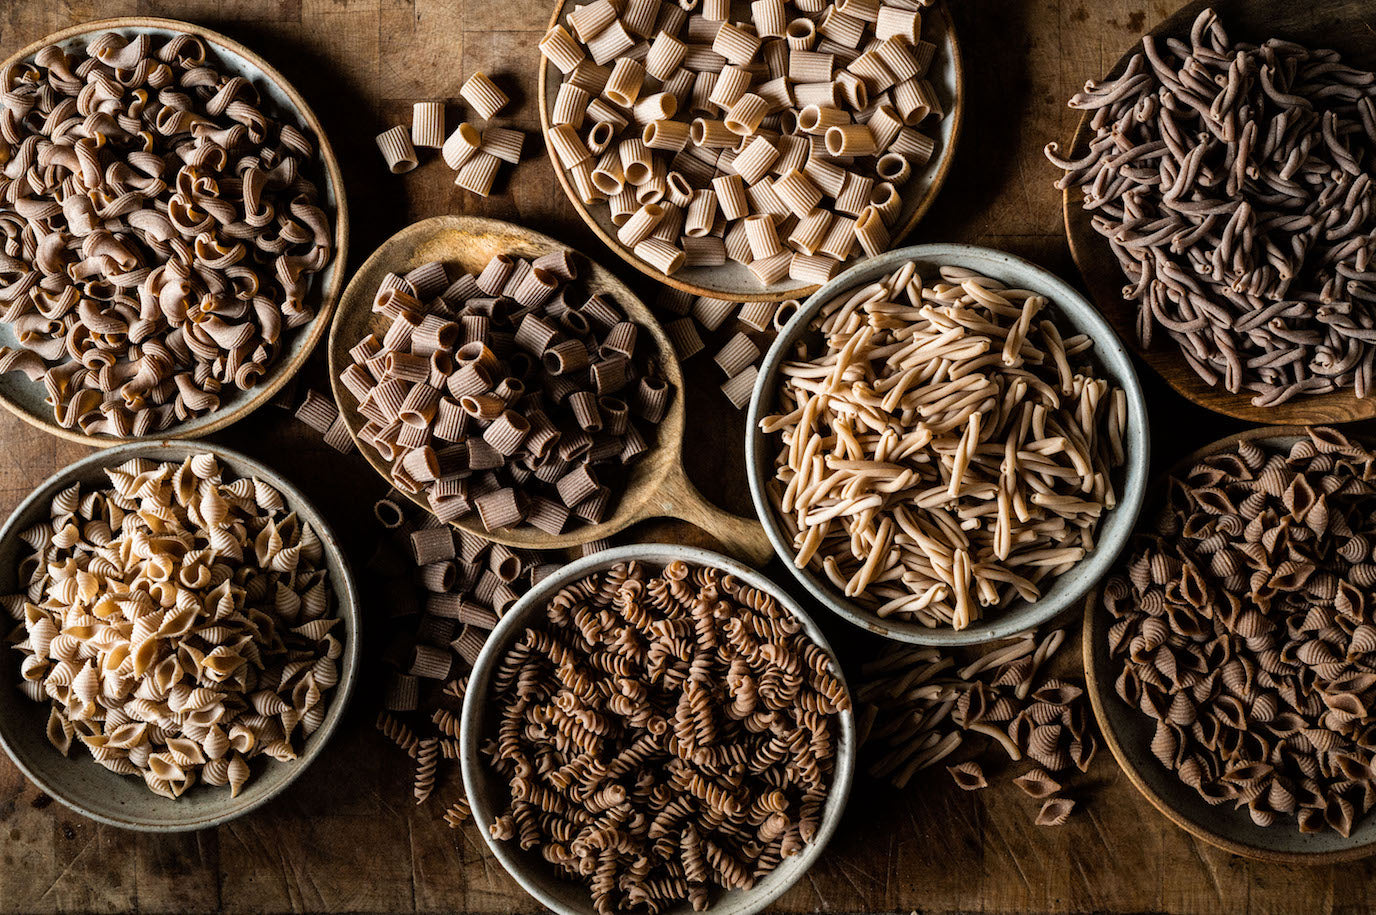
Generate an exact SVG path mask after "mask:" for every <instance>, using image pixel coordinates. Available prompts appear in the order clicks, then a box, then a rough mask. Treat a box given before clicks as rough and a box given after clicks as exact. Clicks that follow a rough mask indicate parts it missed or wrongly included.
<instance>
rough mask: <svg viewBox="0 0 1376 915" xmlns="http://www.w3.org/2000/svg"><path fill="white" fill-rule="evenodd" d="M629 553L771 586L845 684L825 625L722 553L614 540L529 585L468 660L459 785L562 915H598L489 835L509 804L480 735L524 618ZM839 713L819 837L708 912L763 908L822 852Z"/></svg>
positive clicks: (846, 722)
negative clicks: (495, 682) (494, 684)
mask: <svg viewBox="0 0 1376 915" xmlns="http://www.w3.org/2000/svg"><path fill="white" fill-rule="evenodd" d="M633 559H634V560H638V561H640V562H643V563H649V564H654V565H658V566H663V565H666V564H668V563H670V562H673V561H674V560H676V559H681V560H683V561H684V562H687V563H693V564H696V565H703V566H711V567H713V568H718V569H722V570H724V571H727V572H730V573H731V574H732V575H735V576H736V577H737V578H740V579H742V580H744V581H746V582H748V583H749V584H750V585H752V586H753V587H756V588H760V589H761V590H764V591H767V592H769V593H770V594H772V595H773V596H774V598H775V599H776V600H777V601H778V602H779V603H780V605H781V606H783V608H784V609H785V610H787V611H788V612H789V613H792V614H793V615H794V616H795V617H797V619H798V620H799V622H801V623H802V624H803V629H804V631H806V632H807V634H808V636H809V637H810V638H811V639H812V640H813V641H814V642H816V643H817V644H818V645H819V646H821V648H822V650H824V651H825V652H826V653H827V654H828V655H830V656H831V659H832V664H833V666H834V668H835V670H836V675H837V677H838V678H839V679H840V680H841V681H842V684H843V685H844V683H845V677H844V675H843V674H842V671H841V666H840V664H839V663H837V661H836V653H835V652H833V651H832V650H831V645H830V644H828V643H827V640H826V637H825V636H824V635H822V631H821V630H820V629H818V628H817V624H816V623H814V622H813V621H812V619H811V618H809V617H808V615H807V613H806V612H804V611H803V609H802V607H800V606H799V605H798V604H797V602H796V601H794V600H793V599H792V598H791V597H789V596H788V594H787V593H785V592H784V591H783V590H782V589H780V588H779V587H778V586H776V585H775V584H774V583H773V582H771V581H770V580H769V579H768V578H765V577H764V576H763V575H761V574H760V573H759V572H756V571H755V570H754V569H751V568H748V567H746V566H743V565H741V564H740V563H738V562H735V561H734V560H731V559H728V558H727V557H725V556H723V555H721V554H720V553H713V552H711V551H709V550H702V549H697V548H695V547H686V546H676V545H671V544H664V543H648V544H637V545H634V546H624V547H617V548H615V549H610V550H605V551H603V552H601V553H597V554H595V555H592V556H588V557H586V558H584V559H580V560H578V561H577V562H573V563H570V564H569V565H566V566H564V567H563V568H562V569H560V570H559V571H558V572H556V573H555V574H553V575H551V576H550V577H549V578H546V579H544V580H543V581H541V582H540V583H539V584H538V585H536V586H535V587H534V588H532V589H531V590H530V591H529V592H527V593H526V594H525V595H524V596H523V597H522V598H521V599H520V600H519V601H517V602H516V604H515V605H514V606H513V607H512V608H511V610H509V611H508V612H507V613H506V615H505V616H503V617H502V620H501V622H500V623H498V624H497V628H496V629H494V630H492V634H491V635H489V636H488V638H487V642H486V643H484V645H483V650H482V653H481V654H479V655H478V662H477V663H476V664H474V665H473V672H472V674H470V675H469V679H468V693H467V695H466V696H465V697H464V703H463V717H462V719H461V726H460V733H459V742H460V754H461V755H460V761H461V765H462V767H463V784H464V789H465V790H466V791H467V792H468V800H469V803H470V805H471V806H472V808H473V820H474V822H476V823H477V824H478V831H479V832H481V833H482V836H483V839H484V840H485V841H486V842H487V844H488V847H489V848H491V849H492V853H493V854H494V855H495V856H496V857H497V860H498V861H500V862H501V863H502V867H504V868H506V871H507V873H509V874H511V876H512V877H513V878H514V879H515V880H516V882H517V883H519V884H521V886H522V887H524V888H525V890H526V892H528V893H530V895H532V896H534V897H535V898H536V899H537V900H538V901H539V902H540V903H541V904H542V905H544V906H546V907H548V908H549V909H550V910H552V911H554V912H557V913H560V915H595V911H594V909H593V907H592V897H591V895H590V894H589V892H588V890H587V889H586V888H585V887H583V886H581V885H579V884H575V883H571V882H569V881H567V880H563V879H560V878H558V877H557V876H556V875H555V874H554V870H553V867H552V865H550V864H549V863H548V862H546V861H545V860H544V858H542V857H540V855H539V853H538V852H535V851H522V850H521V848H520V846H519V845H518V844H516V843H514V842H499V841H497V840H496V839H494V838H492V836H491V834H490V833H489V832H488V829H487V827H488V826H489V825H490V824H491V823H492V821H493V820H495V819H496V818H497V816H498V815H499V814H500V812H501V811H502V809H504V808H505V806H506V802H505V790H506V785H505V784H504V783H502V782H500V781H499V780H498V779H496V778H495V777H494V776H493V774H492V773H491V771H490V770H489V769H488V767H487V763H486V762H485V760H484V759H483V758H482V754H481V753H480V752H479V749H478V747H479V745H480V744H481V743H482V742H483V739H484V734H485V733H487V726H488V725H489V724H491V723H492V721H491V718H490V715H489V709H488V705H487V694H488V686H489V684H490V683H491V680H492V676H493V674H494V673H495V672H496V670H497V667H498V665H499V664H500V663H501V661H502V658H503V657H504V656H505V655H506V652H507V650H508V649H509V648H510V647H511V645H512V643H513V642H514V641H515V640H516V638H517V636H519V635H520V634H521V633H523V632H524V631H525V628H526V626H527V625H529V624H530V623H531V622H532V621H534V620H535V619H538V618H540V617H541V616H542V615H543V614H544V613H545V607H546V604H547V603H548V602H549V599H550V598H551V597H553V596H554V595H555V594H556V593H557V592H558V591H559V590H560V589H561V588H563V587H565V586H566V585H569V584H572V583H573V582H576V581H578V580H579V579H581V578H583V577H585V576H587V575H589V574H591V573H593V572H599V571H601V570H603V569H606V568H610V567H611V566H614V565H616V564H617V563H619V562H629V561H631V560H633ZM839 717H840V735H839V738H838V740H837V743H836V768H835V771H834V772H833V773H832V784H831V791H830V793H829V794H828V795H827V802H826V807H825V808H824V809H823V812H822V823H821V826H820V827H819V828H818V830H817V838H816V840H815V841H814V842H812V843H810V844H808V845H807V846H806V847H805V848H804V849H803V850H802V851H801V852H799V853H798V854H796V855H794V856H793V857H791V858H785V859H784V861H783V862H782V863H781V864H780V865H779V866H778V867H777V868H775V869H774V870H773V871H771V872H770V873H769V875H768V876H766V877H765V878H764V879H762V880H760V882H759V883H757V884H756V885H755V886H754V888H752V889H750V890H732V891H731V892H729V893H726V894H725V895H723V896H722V897H720V898H719V899H718V900H717V902H716V903H715V904H714V905H713V906H712V907H711V909H710V910H709V911H711V912H712V913H713V915H750V913H753V912H758V911H760V910H761V909H763V908H764V907H765V906H767V905H769V904H770V903H771V902H773V901H774V900H776V899H778V898H779V897H780V896H782V895H783V894H784V893H785V892H787V891H788V888H789V887H790V886H792V885H793V884H794V883H795V882H796V881H797V880H798V878H800V877H801V876H802V875H803V873H804V872H805V871H806V870H807V869H808V868H809V867H811V866H812V864H813V862H814V861H816V860H817V858H818V857H819V856H820V855H821V853H822V849H823V848H824V847H825V846H826V844H827V842H828V841H829V840H830V839H831V836H832V833H834V832H835V831H836V825H837V823H838V822H839V821H840V819H841V813H842V811H843V810H844V809H845V806H846V798H847V796H848V795H849V794H850V784H851V779H852V778H853V776H854V774H855V756H856V731H855V715H854V713H853V712H849V711H846V712H842V713H840V716H839ZM691 911H692V909H691V907H690V906H688V905H687V904H686V903H685V904H683V905H680V906H676V907H674V908H669V909H664V910H663V915H686V913H688V912H691Z"/></svg>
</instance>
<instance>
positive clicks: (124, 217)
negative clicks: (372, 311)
mask: <svg viewBox="0 0 1376 915" xmlns="http://www.w3.org/2000/svg"><path fill="white" fill-rule="evenodd" d="M4 73H5V80H6V82H5V86H4V91H5V97H6V100H7V102H6V106H5V112H4V114H3V119H4V130H3V135H4V137H3V140H2V141H0V145H3V146H4V147H5V150H4V151H5V153H6V155H5V160H6V166H5V169H4V171H3V175H2V176H0V184H3V186H4V187H5V189H6V193H5V202H4V203H3V204H0V236H2V237H3V241H4V246H3V253H0V278H3V281H4V285H5V287H6V288H5V293H4V296H3V310H0V405H3V406H5V407H6V408H7V409H9V410H10V411H11V412H13V413H15V414H16V415H18V416H20V417H21V418H22V419H24V420H26V421H28V422H30V423H32V424H34V425H36V426H38V427H40V428H42V429H45V430H46V431H49V432H51V433H53V434H56V435H60V436H63V437H65V438H69V439H73V440H76V441H81V442H84V443H87V444H107V443H108V442H109V441H110V440H111V439H135V438H154V437H162V438H167V437H173V438H183V437H197V436H201V435H206V434H208V433H210V432H213V431H215V430H217V429H220V428H223V427H224V426H226V425H228V424H229V423H231V422H233V421H235V420H236V419H238V418H240V417H242V416H244V415H246V414H247V413H249V412H251V411H252V410H254V409H256V408H257V407H258V406H260V405H261V404H263V403H265V402H266V401H267V400H269V399H270V398H271V397H272V395H273V394H274V393H275V392H276V391H277V390H278V389H279V388H280V387H281V386H282V385H283V384H285V383H286V381H287V380H288V378H290V376H291V375H292V374H293V373H294V372H295V371H296V370H297V369H299V368H300V366H301V365H302V364H303V363H304V362H305V360H306V358H307V357H308V356H309V354H310V351H311V349H312V348H313V346H314V344H315V343H316V342H318V340H319V339H320V337H321V336H322V335H323V333H324V331H325V328H326V327H327V326H328V325H329V312H330V311H331V309H332V308H333V305H334V302H335V300H336V299H337V298H338V295H339V292H340V290H341V288H342V281H343V272H342V269H341V268H342V263H343V261H344V258H345V254H346V247H347V235H348V218H347V211H346V206H345V202H344V198H343V185H342V180H341V176H340V173H339V168H338V165H337V164H336V162H335V159H334V154H333V152H332V151H331V149H330V146H329V142H328V140H327V139H326V138H325V136H324V134H323V130H322V128H321V126H320V123H319V121H318V120H317V119H316V118H315V115H314V114H313V113H312V112H311V111H310V109H309V107H308V106H307V105H306V103H305V100H304V99H302V98H301V96H300V95H299V94H298V93H297V92H296V91H295V90H294V89H293V88H292V87H291V86H290V85H289V84H288V83H287V82H286V81H285V79H283V77H282V76H281V75H280V74H278V73H277V72H276V71H275V70H273V69H272V67H271V66H270V65H269V64H268V63H267V62H266V61H264V60H262V59H261V58H259V57H258V56H257V55H255V54H254V53H253V52H251V51H249V50H248V49H247V48H244V47H243V46H241V45H239V44H238V43H237V42H234V41H232V40H230V39H229V38H226V37H225V36H222V35H219V34H218V33H215V32H212V31H209V30H206V29H203V28H200V27H199V26H195V25H192V24H189V23H183V22H177V21H174V20H165V19H143V18H128V19H114V20H107V21H103V22H97V23H90V24H86V25H80V26H76V27H73V28H70V29H66V30H64V31H61V32H57V33H55V34H53V35H50V36H48V37H47V38H45V39H43V40H42V41H39V42H36V43H35V44H33V45H30V46H29V47H27V48H25V49H23V50H21V51H19V52H18V53H16V54H15V55H14V56H12V57H10V58H9V59H8V60H7V61H5V63H4Z"/></svg>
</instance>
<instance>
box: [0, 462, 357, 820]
mask: <svg viewBox="0 0 1376 915" xmlns="http://www.w3.org/2000/svg"><path fill="white" fill-rule="evenodd" d="M0 592H2V593H3V595H4V597H3V598H0V602H2V603H3V606H4V609H5V611H6V615H7V616H8V617H10V618H11V619H12V620H13V621H14V622H13V625H12V627H11V628H10V630H9V635H8V638H7V639H6V642H5V646H4V649H3V651H0V678H3V679H5V680H6V681H7V683H8V685H7V686H6V687H5V689H6V690H10V691H8V692H4V693H0V695H3V696H4V699H3V700H0V745H3V746H4V747H5V749H6V751H7V752H8V753H9V754H10V757H11V758H12V759H13V760H14V761H15V763H16V765H18V766H19V768H20V769H21V771H23V772H24V773H25V774H26V775H27V776H28V777H29V778H30V779H31V780H32V781H33V782H34V783H35V784H37V785H38V786H39V787H40V788H42V789H43V790H44V791H46V792H47V793H49V794H50V795H52V796H53V797H55V798H56V799H58V800H60V801H62V802H63V803H64V804H66V805H68V806H69V807H72V808H73V809H74V810H77V811H78V812H80V813H83V814H85V815H87V816H90V817H92V818H93V819H96V820H99V821H101V822H104V823H109V824H111V825H115V826H120V827H124V828H128V829H139V830H148V831H178V830H187V829H200V828H205V827H207V826H211V825H215V824H217V823H220V822H224V821H225V820H227V819H230V818H232V817H235V816H238V815H240V814H242V813H245V812H247V811H248V810H251V809H253V808H254V807H257V806H258V805H260V804H262V803H263V802H265V801H266V800H268V799H269V798H270V797H272V796H273V795H275V794H276V793H277V792H279V791H280V790H281V789H282V788H284V787H285V786H286V785H287V784H288V783H289V782H290V781H291V780H292V779H293V778H295V777H296V776H297V775H298V774H299V773H300V772H301V771H302V770H303V769H304V768H305V766H306V765H307V764H309V762H310V761H311V760H312V759H313V758H314V757H315V756H316V755H317V754H318V753H319V752H320V750H321V748H322V747H323V746H324V744H325V742H326V741H327V740H328V737H329V735H330V733H331V732H332V731H333V729H334V727H335V725H336V724H337V722H338V720H339V718H340V717H341V716H342V713H343V708H344V705H345V703H346V701H347V699H348V695H349V692H350V689H351V687H352V683H353V678H354V673H355V669H356V667H357V658H358V650H359V646H358V628H359V627H358V619H357V601H356V597H355V593H354V586H353V582H352V579H351V576H350V573H349V570H348V568H347V566H346V564H345V562H344V559H343V556H342V554H341V552H340V550H339V547H338V545H337V544H336V542H335V540H334V537H333V535H332V534H331V532H330V531H329V529H328V528H327V527H326V526H325V524H324V523H323V521H322V519H321V518H320V516H319V515H318V514H317V513H316V511H315V510H314V509H313V508H312V507H311V506H310V505H309V504H308V503H307V502H306V500H305V499H304V498H303V497H302V496H301V494H300V493H299V492H298V491H296V490H295V489H294V488H293V487H292V486H291V484H290V483H288V482H287V481H286V480H284V479H282V478H281V477H280V476H278V475H277V474H275V473H273V472H272V471H271V470H269V469H268V468H266V467H264V466H262V465H259V464H257V463H255V462H253V461H251V460H249V459H248V458H246V457H244V456H242V455H239V454H237V453H235V452H233V451H229V450H227V449H223V448H218V447H209V446H205V445H192V444H187V443H179V442H166V443H162V444H160V445H152V444H143V443H135V444H129V445H123V446H119V447H116V448H112V449H110V450H108V451H104V452H99V453H97V454H94V455H91V456H90V457H88V458H85V459H83V460H81V461H78V462H77V463H75V464H73V465H71V466H70V467H68V468H66V469H64V470H62V471H60V472H58V473H57V474H55V475H54V476H53V477H51V478H49V479H48V480H47V481H46V482H45V483H43V484H42V485H41V486H40V487H39V488H38V489H37V490H35V491H34V492H33V493H32V494H31V495H30V496H29V497H28V498H27V499H25V501H24V502H23V503H21V505H20V506H19V508H18V509H16V510H15V512H14V514H13V515H12V516H11V517H10V519H9V520H8V521H7V522H6V524H5V526H4V528H3V529H0ZM16 685H17V686H16Z"/></svg>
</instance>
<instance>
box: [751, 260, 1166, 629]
mask: <svg viewBox="0 0 1376 915" xmlns="http://www.w3.org/2000/svg"><path fill="white" fill-rule="evenodd" d="M747 427H748V428H749V430H750V432H749V434H748V435H747V440H746V452H747V455H746V469H747V472H748V474H749V478H750V490H751V495H752V498H753V499H754V503H755V508H756V511H757V512H758V514H759V516H760V519H761V521H762V522H763V523H764V527H765V531H766V532H767V533H768V534H769V538H770V540H771V541H772V542H773V544H774V548H775V550H776V552H777V553H778V554H779V556H780V557H782V558H783V559H784V560H785V561H786V562H787V563H788V565H789V568H790V570H791V571H792V572H793V574H794V576H795V577H796V578H797V579H798V581H799V582H800V583H801V584H802V585H804V586H805V587H807V588H808V589H809V590H810V591H811V592H812V593H813V594H814V595H815V596H816V597H817V599H818V600H820V601H821V602H822V603H824V604H825V605H826V606H828V607H830V608H831V609H832V610H834V611H835V612H836V613H837V614H839V615H840V616H842V617H844V618H846V619H848V620H850V621H851V622H853V623H855V624H857V625H859V626H862V627H864V628H866V629H868V630H870V631H873V632H876V633H878V634H880V635H883V636H886V637H888V638H893V639H897V640H900V641H905V642H913V643H918V644H932V645H964V644H976V643H982V642H988V641H992V640H995V639H1000V638H1004V637H1006V636H1008V635H1010V634H1013V633H1016V632H1021V631H1023V630H1026V629H1030V628H1033V627H1035V626H1038V625H1040V624H1042V623H1044V622H1046V621H1048V620H1050V619H1052V618H1054V617H1056V616H1058V615H1059V614H1060V613H1061V612H1062V611H1064V610H1066V609H1067V608H1069V607H1071V606H1072V605H1078V602H1079V601H1080V599H1081V598H1082V597H1083V596H1084V594H1085V593H1086V592H1087V591H1088V590H1089V589H1090V588H1091V587H1093V586H1094V584H1095V583H1096V582H1097V581H1098V580H1099V579H1100V578H1101V577H1102V576H1103V575H1104V574H1105V573H1106V572H1107V570H1108V568H1109V567H1110V565H1111V564H1112V562H1113V560H1114V558H1115V557H1116V556H1117V555H1118V553H1119V552H1120V551H1121V549H1122V548H1123V546H1124V545H1125V544H1126V542H1127V539H1128V537H1129V535H1130V534H1131V531H1132V527H1133V524H1134V522H1135V521H1136V518H1137V514H1138V512H1139V510H1140V508H1141V505H1142V498H1143V494H1144V492H1145V488H1146V482H1147V465H1148V457H1149V447H1148V431H1147V415H1146V403H1145V400H1144V399H1143V396H1142V390H1141V386H1140V384H1139V383H1138V380H1137V376H1136V373H1135V371H1134V369H1133V366H1132V363H1131V361H1130V359H1129V357H1128V355H1127V352H1126V350H1125V349H1124V348H1123V346H1122V344H1121V342H1120V341H1119V340H1118V338H1117V336H1115V334H1114V332H1113V330H1112V329H1111V328H1110V327H1109V325H1108V324H1107V323H1106V322H1105V321H1104V319H1103V318H1102V317H1101V316H1100V315H1099V314H1098V313H1097V312H1096V311H1095V309H1094V308H1093V306H1091V305H1090V304H1089V303H1088V302H1086V301H1085V299H1084V298H1083V297H1082V296H1081V295H1080V294H1079V293H1077V292H1076V291H1075V290H1074V289H1073V288H1071V287H1070V286H1069V285H1068V284H1067V283H1065V282H1064V281H1062V280H1060V279H1058V278H1057V277H1056V276H1054V275H1052V274H1051V273H1049V272H1047V271H1046V270H1044V269H1042V268H1041V267H1038V266H1036V265H1035V264H1031V263H1029V262H1027V261H1025V260H1022V259H1021V258H1018V257H1015V256H1013V255H1011V254H1005V253H1003V252H999V251H993V250H990V249H987V248H979V247H974V246H970V245H958V244H933V245H918V246H915V247H911V248H905V249H902V250H897V251H893V252H890V253H888V254H885V255H883V256H881V257H877V258H874V259H872V260H869V261H867V262H865V263H864V264H862V265H859V266H857V267H855V268H852V269H851V270H849V271H847V272H846V273H844V274H842V275H841V276H839V277H837V278H836V279H835V280H833V281H831V282H830V283H828V284H827V285H825V286H823V287H822V289H820V290H819V291H818V292H817V293H816V294H814V295H813V296H812V297H811V298H810V299H808V301H807V302H806V303H805V304H804V305H803V307H802V308H801V309H799V311H798V313H797V314H796V315H795V316H794V317H793V319H792V320H791V321H790V322H789V323H788V325H787V326H786V327H785V328H784V329H783V331H782V332H781V333H780V334H779V337H778V339H777V340H776V341H775V343H774V345H773V347H772V348H771V349H770V351H769V353H768V354H767V355H766V357H765V360H764V364H763V365H762V366H761V369H760V374H759V378H758V380H757V382H756V385H755V391H754V395H753V397H752V399H751V404H750V413H749V420H748V423H747Z"/></svg>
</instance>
